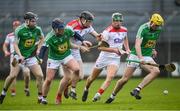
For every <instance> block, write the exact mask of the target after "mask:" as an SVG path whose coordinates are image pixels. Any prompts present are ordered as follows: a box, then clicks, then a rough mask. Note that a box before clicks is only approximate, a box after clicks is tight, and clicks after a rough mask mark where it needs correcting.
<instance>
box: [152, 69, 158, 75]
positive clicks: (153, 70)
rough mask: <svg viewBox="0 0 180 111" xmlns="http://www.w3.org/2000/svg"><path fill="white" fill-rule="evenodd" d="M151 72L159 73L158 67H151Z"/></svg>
mask: <svg viewBox="0 0 180 111" xmlns="http://www.w3.org/2000/svg"><path fill="white" fill-rule="evenodd" d="M151 72H152V73H154V74H160V70H159V69H158V68H153V69H152V70H151Z"/></svg>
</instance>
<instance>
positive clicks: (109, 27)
mask: <svg viewBox="0 0 180 111" xmlns="http://www.w3.org/2000/svg"><path fill="white" fill-rule="evenodd" d="M112 30H113V27H112V26H111V25H110V26H108V27H107V28H106V29H105V30H104V31H107V32H111V31H112Z"/></svg>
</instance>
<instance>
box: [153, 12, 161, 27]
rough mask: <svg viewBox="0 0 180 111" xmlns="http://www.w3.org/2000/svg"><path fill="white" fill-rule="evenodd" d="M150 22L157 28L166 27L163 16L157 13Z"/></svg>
mask: <svg viewBox="0 0 180 111" xmlns="http://www.w3.org/2000/svg"><path fill="white" fill-rule="evenodd" d="M150 22H152V23H153V24H155V25H157V26H162V25H164V19H163V18H162V17H161V15H159V14H157V13H155V14H153V15H152V17H151V19H150Z"/></svg>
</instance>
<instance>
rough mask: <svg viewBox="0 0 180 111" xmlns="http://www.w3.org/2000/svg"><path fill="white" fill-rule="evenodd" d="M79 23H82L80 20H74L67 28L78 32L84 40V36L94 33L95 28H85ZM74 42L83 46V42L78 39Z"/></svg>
mask: <svg viewBox="0 0 180 111" xmlns="http://www.w3.org/2000/svg"><path fill="white" fill-rule="evenodd" d="M79 22H80V21H79V19H76V20H72V21H71V22H69V23H68V24H67V26H66V27H67V28H70V29H71V30H72V31H75V32H77V33H78V34H79V35H81V36H82V37H83V38H85V37H84V35H86V34H89V33H91V32H93V31H94V28H93V27H92V26H90V27H88V28H83V27H82V26H81V25H80V23H79ZM72 42H73V43H75V44H78V45H80V44H81V41H79V40H76V39H73V41H72Z"/></svg>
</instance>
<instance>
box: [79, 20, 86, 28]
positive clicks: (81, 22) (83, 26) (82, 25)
mask: <svg viewBox="0 0 180 111" xmlns="http://www.w3.org/2000/svg"><path fill="white" fill-rule="evenodd" d="M80 22H81V24H82V26H83V27H84V28H86V27H85V26H84V24H85V23H86V22H87V20H85V19H84V21H83V22H82V21H81V20H80Z"/></svg>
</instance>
